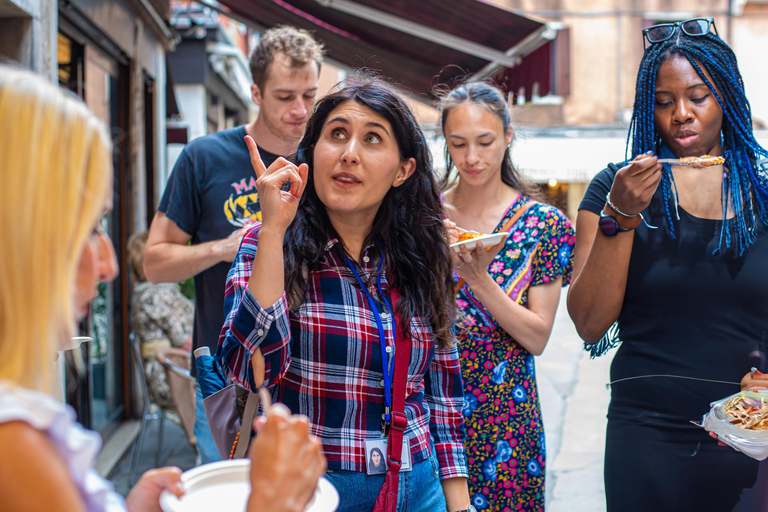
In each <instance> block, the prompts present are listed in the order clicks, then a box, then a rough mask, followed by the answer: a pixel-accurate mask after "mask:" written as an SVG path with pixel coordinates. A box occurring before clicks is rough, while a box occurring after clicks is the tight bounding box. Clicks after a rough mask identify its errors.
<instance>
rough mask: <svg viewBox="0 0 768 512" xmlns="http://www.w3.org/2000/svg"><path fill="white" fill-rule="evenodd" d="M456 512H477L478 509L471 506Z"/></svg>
mask: <svg viewBox="0 0 768 512" xmlns="http://www.w3.org/2000/svg"><path fill="white" fill-rule="evenodd" d="M456 512H477V509H476V508H475V506H474V505H470V506H469V508H465V509H464V510H457V511H456Z"/></svg>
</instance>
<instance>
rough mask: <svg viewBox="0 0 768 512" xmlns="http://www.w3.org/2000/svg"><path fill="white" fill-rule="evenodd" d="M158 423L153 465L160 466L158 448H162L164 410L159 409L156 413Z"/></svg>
mask: <svg viewBox="0 0 768 512" xmlns="http://www.w3.org/2000/svg"><path fill="white" fill-rule="evenodd" d="M157 415H158V419H159V420H160V425H158V429H159V431H158V434H157V450H156V451H155V467H156V468H159V467H160V450H162V448H163V431H164V430H165V411H160V412H159V413H158V414H157Z"/></svg>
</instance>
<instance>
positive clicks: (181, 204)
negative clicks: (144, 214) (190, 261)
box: [157, 148, 202, 236]
mask: <svg viewBox="0 0 768 512" xmlns="http://www.w3.org/2000/svg"><path fill="white" fill-rule="evenodd" d="M157 210H158V211H159V212H162V213H164V214H165V215H166V217H168V218H169V219H170V220H172V221H173V222H174V223H175V224H176V225H177V226H178V227H179V228H180V229H181V230H182V231H184V232H185V233H187V234H188V235H190V236H194V235H195V233H196V232H197V230H198V227H199V225H200V217H201V215H202V212H201V206H200V193H199V190H198V186H197V179H196V176H195V165H194V159H193V157H192V156H191V154H190V152H189V151H188V148H187V149H185V150H184V151H182V152H181V155H179V159H178V160H177V161H176V165H174V166H173V172H172V173H171V176H170V177H169V178H168V184H167V185H166V187H165V192H164V193H163V198H162V199H161V200H160V204H159V205H158V207H157Z"/></svg>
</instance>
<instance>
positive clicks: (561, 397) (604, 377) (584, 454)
mask: <svg viewBox="0 0 768 512" xmlns="http://www.w3.org/2000/svg"><path fill="white" fill-rule="evenodd" d="M566 293H567V288H566V289H564V290H563V292H562V294H561V298H560V307H559V308H558V311H557V315H556V317H555V323H554V327H553V329H552V335H551V336H550V340H549V343H548V344H547V348H546V349H545V350H544V354H542V355H541V356H539V357H537V358H536V372H537V375H536V377H537V384H538V387H539V398H540V400H541V409H542V415H543V418H544V431H545V434H546V440H547V483H546V485H547V497H546V499H547V510H548V511H549V512H565V511H567V512H603V511H605V488H604V486H603V455H604V452H605V425H606V413H607V412H608V401H609V399H610V392H609V391H608V389H607V388H606V384H607V383H608V382H609V377H608V374H609V368H610V363H611V360H612V358H613V352H611V353H609V354H608V355H606V356H603V357H600V358H597V359H590V358H589V354H587V353H586V352H585V351H584V350H583V349H582V341H581V339H580V338H579V336H578V334H576V328H575V327H574V326H573V323H572V322H571V319H570V318H569V317H568V311H567V308H566V304H565V299H566ZM614 352H615V351H614Z"/></svg>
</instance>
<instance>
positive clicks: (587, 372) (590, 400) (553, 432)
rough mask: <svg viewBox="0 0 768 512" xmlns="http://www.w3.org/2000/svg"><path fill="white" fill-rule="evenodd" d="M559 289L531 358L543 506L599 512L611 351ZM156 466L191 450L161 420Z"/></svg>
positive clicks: (147, 456) (125, 467)
mask: <svg viewBox="0 0 768 512" xmlns="http://www.w3.org/2000/svg"><path fill="white" fill-rule="evenodd" d="M566 291H567V289H565V290H563V293H562V295H561V299H560V307H559V308H558V311H557V315H556V317H555V324H554V328H553V329H552V335H551V337H550V341H549V344H548V345H547V348H546V350H545V351H544V354H542V355H541V356H539V357H537V358H536V371H537V382H538V387H539V396H540V400H541V408H542V414H543V416H544V430H545V432H546V439H547V484H546V485H547V510H548V511H549V512H603V511H605V491H604V488H603V452H604V445H605V423H606V419H605V415H606V412H607V410H608V399H609V396H610V395H609V391H608V390H607V389H606V386H605V385H606V383H607V382H608V369H609V366H610V362H611V358H612V357H613V354H612V353H611V354H609V355H608V356H603V357H602V358H598V359H594V360H590V359H589V355H588V354H587V353H586V352H584V351H583V350H582V343H581V340H580V339H579V337H578V335H577V334H576V329H575V328H574V326H573V323H571V320H570V318H569V317H568V312H567V310H566V305H565V297H566ZM148 426H149V428H148V431H147V435H146V438H145V441H144V447H143V449H142V453H141V457H140V462H139V468H138V469H139V471H138V473H139V474H141V472H143V471H146V470H147V469H150V468H151V467H152V466H153V465H154V458H155V449H156V448H155V447H156V443H157V422H156V421H151V422H150V423H149V425H148ZM164 438H165V439H164V442H163V448H162V450H161V457H160V460H161V463H160V464H161V465H177V466H179V467H181V468H182V469H185V470H186V469H189V468H191V467H193V466H194V463H195V451H194V449H192V448H191V447H190V446H189V444H188V443H187V441H186V438H185V437H184V433H183V432H182V430H181V429H180V428H179V427H177V426H176V425H174V424H173V423H172V422H170V421H168V422H166V428H165V434H164ZM131 454H132V450H130V449H129V450H128V451H127V453H126V455H125V456H124V457H123V459H122V460H121V461H120V463H119V464H118V466H117V467H116V469H115V471H114V472H113V473H112V475H111V476H110V479H111V480H112V481H113V482H114V484H115V488H116V489H117V491H118V492H120V493H121V494H126V493H127V492H128V490H129V470H130V464H131Z"/></svg>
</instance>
